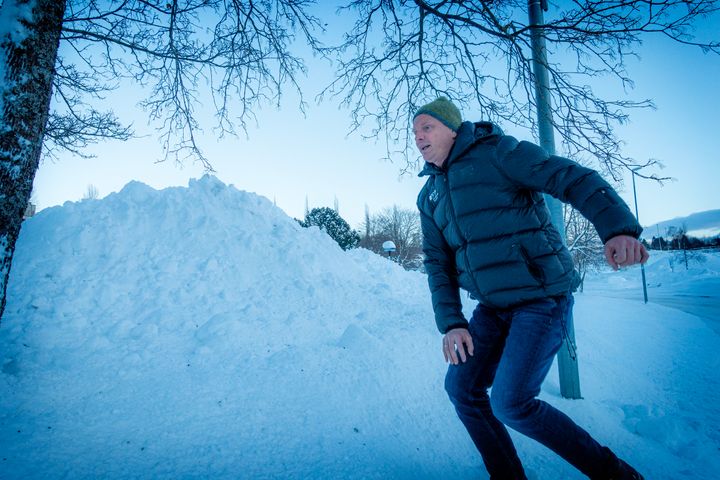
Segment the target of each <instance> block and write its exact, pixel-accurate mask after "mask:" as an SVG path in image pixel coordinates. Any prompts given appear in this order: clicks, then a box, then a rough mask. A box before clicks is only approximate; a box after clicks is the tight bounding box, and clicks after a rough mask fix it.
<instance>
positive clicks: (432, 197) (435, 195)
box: [429, 189, 440, 203]
mask: <svg viewBox="0 0 720 480" xmlns="http://www.w3.org/2000/svg"><path fill="white" fill-rule="evenodd" d="M438 197H440V194H439V193H438V191H437V190H435V189H433V191H432V192H430V197H429V198H430V201H431V202H432V203H437V201H438Z"/></svg>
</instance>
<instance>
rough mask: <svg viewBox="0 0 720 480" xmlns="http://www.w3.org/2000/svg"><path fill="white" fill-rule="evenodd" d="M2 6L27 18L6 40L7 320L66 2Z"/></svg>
mask: <svg viewBox="0 0 720 480" xmlns="http://www.w3.org/2000/svg"><path fill="white" fill-rule="evenodd" d="M0 8H2V9H3V10H4V9H8V11H10V10H12V11H14V12H18V13H17V15H18V17H23V16H25V17H26V18H17V23H18V28H17V29H9V28H8V29H7V30H8V31H9V32H10V33H9V34H8V35H7V36H5V37H3V38H0V62H3V63H4V65H3V67H4V68H2V67H0V72H2V73H4V78H1V79H0V95H1V96H2V99H1V100H0V105H1V106H2V111H1V115H2V118H1V119H0V294H1V295H2V298H1V299H0V318H2V314H3V312H4V311H5V304H6V294H7V284H8V279H9V277H10V265H11V263H12V257H13V254H14V252H15V243H16V242H17V238H18V235H19V234H20V225H21V224H22V220H23V213H24V212H25V208H26V207H27V205H28V203H29V201H30V194H31V192H32V186H33V180H34V178H35V173H36V172H37V169H38V165H39V162H40V153H41V151H42V141H43V133H44V130H45V123H46V122H47V118H48V111H49V109H50V97H51V95H52V77H53V73H54V66H55V59H56V57H57V50H58V44H59V43H60V31H61V29H62V20H63V14H64V12H65V0H5V1H4V2H3V5H2V7H0ZM30 12H31V13H30ZM3 17H6V16H5V15H3ZM6 18H7V17H6ZM13 20H14V19H13Z"/></svg>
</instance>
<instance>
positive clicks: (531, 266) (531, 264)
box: [518, 245, 545, 285]
mask: <svg viewBox="0 0 720 480" xmlns="http://www.w3.org/2000/svg"><path fill="white" fill-rule="evenodd" d="M518 249H519V250H520V255H521V256H522V258H523V260H524V261H525V267H526V268H527V269H528V272H529V273H530V276H531V277H533V278H534V279H535V280H536V281H537V282H538V283H539V284H540V285H545V272H543V269H542V268H541V267H540V266H539V265H538V264H537V263H535V261H534V260H533V259H532V258H531V257H530V254H529V253H528V251H527V250H526V249H525V247H524V246H522V245H518Z"/></svg>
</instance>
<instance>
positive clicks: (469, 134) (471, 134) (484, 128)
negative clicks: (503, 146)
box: [418, 122, 503, 177]
mask: <svg viewBox="0 0 720 480" xmlns="http://www.w3.org/2000/svg"><path fill="white" fill-rule="evenodd" d="M496 135H497V136H500V135H503V131H502V129H501V128H500V127H499V126H497V125H495V124H494V123H492V122H475V123H473V122H463V123H462V124H461V125H460V128H459V129H458V132H457V137H456V138H455V144H454V145H453V148H452V149H451V150H450V154H449V155H448V158H447V160H445V163H443V166H442V167H437V166H435V165H434V164H432V163H428V162H425V165H424V166H423V169H422V170H421V171H420V173H419V174H418V177H424V176H426V175H440V174H444V173H445V172H447V170H448V168H449V167H450V164H451V163H453V162H454V161H455V159H457V158H459V157H461V156H462V155H463V154H464V153H465V152H466V151H467V150H468V149H470V147H472V146H473V145H475V144H476V143H478V142H480V141H481V140H484V139H486V138H488V137H491V136H496Z"/></svg>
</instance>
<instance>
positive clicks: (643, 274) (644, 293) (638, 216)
mask: <svg viewBox="0 0 720 480" xmlns="http://www.w3.org/2000/svg"><path fill="white" fill-rule="evenodd" d="M638 168H640V167H638ZM638 168H633V169H632V170H631V171H632V184H633V198H634V199H635V218H636V219H637V221H638V223H640V215H639V214H638V205H637V192H636V190H635V175H637V173H635V172H636V171H637V170H638ZM640 272H641V273H642V284H643V298H644V299H645V303H647V302H648V296H647V282H645V265H643V264H642V263H641V264H640Z"/></svg>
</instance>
